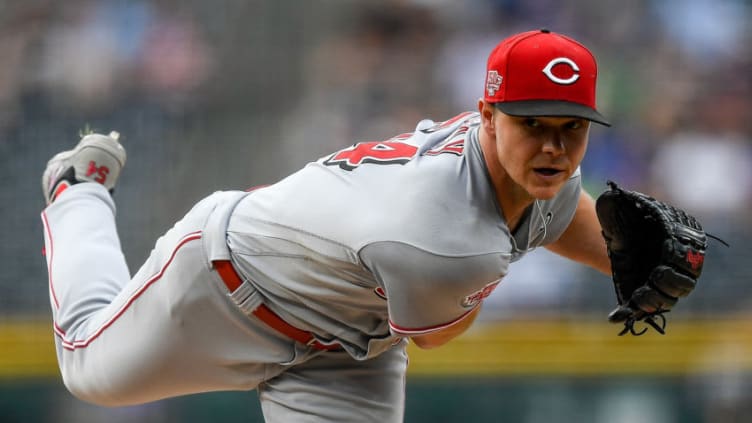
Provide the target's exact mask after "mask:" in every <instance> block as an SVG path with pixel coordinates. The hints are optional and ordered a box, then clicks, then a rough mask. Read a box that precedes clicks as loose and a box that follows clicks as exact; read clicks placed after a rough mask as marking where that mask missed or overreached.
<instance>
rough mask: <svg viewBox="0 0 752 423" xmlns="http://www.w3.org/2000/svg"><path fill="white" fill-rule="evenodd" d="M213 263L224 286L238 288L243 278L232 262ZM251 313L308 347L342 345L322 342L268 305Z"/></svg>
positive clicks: (335, 348)
mask: <svg viewBox="0 0 752 423" xmlns="http://www.w3.org/2000/svg"><path fill="white" fill-rule="evenodd" d="M213 264H214V268H215V269H216V270H217V273H219V277H220V278H222V281H223V282H224V283H225V286H227V289H229V290H230V292H233V291H235V290H236V289H238V287H239V286H240V284H242V283H243V280H242V279H241V278H240V276H238V273H237V272H236V271H235V268H234V267H232V263H231V262H230V261H229V260H216V261H214V262H213ZM252 313H253V315H254V316H256V317H257V318H258V319H259V320H261V321H262V322H264V323H266V324H267V325H268V326H269V327H271V328H272V329H274V330H276V331H277V332H279V333H281V334H283V335H285V336H287V337H288V338H291V339H294V340H296V341H298V342H300V343H301V344H305V345H308V346H310V347H313V348H316V349H317V350H324V351H332V350H341V349H342V346H341V345H339V344H334V345H325V344H322V343H321V342H319V341H318V340H317V339H316V338H315V337H314V336H313V334H312V333H311V332H308V331H304V330H302V329H298V328H296V327H295V326H293V325H291V324H289V323H287V322H285V321H284V320H282V318H281V317H279V316H278V315H277V313H275V312H273V311H272V310H271V309H270V308H269V307H267V306H266V304H261V305H259V306H258V307H257V308H256V309H255V310H253V311H252Z"/></svg>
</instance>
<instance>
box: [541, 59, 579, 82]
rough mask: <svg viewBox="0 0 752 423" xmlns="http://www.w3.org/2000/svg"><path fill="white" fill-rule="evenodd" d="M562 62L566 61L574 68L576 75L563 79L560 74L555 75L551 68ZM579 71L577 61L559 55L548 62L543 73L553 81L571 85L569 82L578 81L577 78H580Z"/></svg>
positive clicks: (565, 62)
mask: <svg viewBox="0 0 752 423" xmlns="http://www.w3.org/2000/svg"><path fill="white" fill-rule="evenodd" d="M560 63H564V64H567V65H569V66H570V67H571V68H572V70H573V71H574V75H572V76H570V77H569V78H567V79H562V78H559V77H558V76H556V75H554V74H553V73H551V69H553V67H554V66H556V65H558V64H560ZM579 71H580V67H579V66H577V63H575V62H574V61H572V59H568V58H566V57H557V58H556V59H554V60H552V61H550V62H548V64H547V65H546V67H545V68H543V73H544V74H546V76H547V77H548V79H550V80H551V81H553V82H555V83H557V84H561V85H569V84H572V83H574V81H576V80H577V79H579V78H580V74H579V73H577V72H579Z"/></svg>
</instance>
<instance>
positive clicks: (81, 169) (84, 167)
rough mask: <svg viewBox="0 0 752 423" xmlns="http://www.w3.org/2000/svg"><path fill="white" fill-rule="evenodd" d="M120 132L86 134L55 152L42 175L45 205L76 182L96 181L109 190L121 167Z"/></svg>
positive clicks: (115, 180) (122, 162)
mask: <svg viewBox="0 0 752 423" xmlns="http://www.w3.org/2000/svg"><path fill="white" fill-rule="evenodd" d="M119 137H120V134H118V133H117V132H114V131H113V132H110V134H109V135H102V134H89V135H86V136H85V137H83V138H82V139H81V141H80V142H79V143H78V145H76V147H75V148H73V149H72V150H68V151H63V152H62V153H58V154H56V155H55V156H54V157H53V158H52V159H50V161H49V162H47V169H45V171H44V174H42V192H43V193H44V199H45V200H46V201H47V204H48V205H49V204H50V203H52V202H53V201H55V198H57V197H58V196H59V195H60V194H61V193H62V192H63V191H65V189H66V188H68V187H70V186H71V185H74V184H77V183H80V182H97V183H100V184H102V185H104V186H105V188H107V189H108V190H109V191H110V192H112V190H113V188H115V183H116V182H117V179H118V177H119V176H120V171H121V170H122V168H123V166H125V158H126V155H125V149H124V148H123V146H122V145H120V142H118V138H119Z"/></svg>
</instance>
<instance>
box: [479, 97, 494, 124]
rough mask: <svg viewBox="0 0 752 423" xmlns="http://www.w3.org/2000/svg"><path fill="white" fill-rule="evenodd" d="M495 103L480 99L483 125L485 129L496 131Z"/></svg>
mask: <svg viewBox="0 0 752 423" xmlns="http://www.w3.org/2000/svg"><path fill="white" fill-rule="evenodd" d="M494 109H495V107H494V105H493V104H491V103H488V102H487V101H485V100H483V99H482V98H481V99H479V100H478V112H480V120H481V126H482V127H483V129H484V130H485V131H490V132H494V130H495V128H494V126H495V124H494V119H493V118H494Z"/></svg>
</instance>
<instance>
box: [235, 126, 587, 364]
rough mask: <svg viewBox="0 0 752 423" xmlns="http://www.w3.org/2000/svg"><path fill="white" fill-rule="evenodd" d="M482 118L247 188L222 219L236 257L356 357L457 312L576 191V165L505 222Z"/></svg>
mask: <svg viewBox="0 0 752 423" xmlns="http://www.w3.org/2000/svg"><path fill="white" fill-rule="evenodd" d="M479 124H480V117H479V115H478V114H477V113H470V112H466V113H463V114H460V115H458V116H456V117H454V118H452V119H450V120H448V121H446V122H439V123H434V122H432V121H428V120H424V121H421V122H420V123H419V124H418V126H417V128H416V130H415V132H413V133H406V134H402V135H398V136H396V137H394V138H391V139H389V140H386V141H373V142H362V143H358V144H355V145H354V146H352V147H349V148H346V149H343V150H341V151H339V152H336V153H334V154H332V155H329V156H327V157H323V158H321V159H319V160H318V161H316V162H313V163H310V164H309V165H307V166H306V167H305V168H303V169H301V170H300V171H298V172H296V173H294V174H292V175H290V176H289V177H287V178H285V179H283V180H281V181H280V182H278V183H276V184H274V185H271V186H268V187H264V188H261V189H258V190H256V191H254V192H253V193H251V194H250V195H248V196H247V197H245V198H244V199H243V200H242V201H240V203H239V204H238V205H237V206H236V207H235V209H234V210H233V211H232V214H231V216H230V218H229V223H228V226H227V243H228V246H229V248H230V251H231V252H232V260H233V263H234V264H235V267H236V268H237V270H238V271H239V272H240V273H241V274H242V275H243V276H244V277H245V278H247V279H248V280H249V281H250V282H251V283H252V285H253V286H254V287H255V288H256V290H257V291H258V293H259V294H260V295H261V297H262V300H263V301H264V302H265V303H266V304H267V305H268V306H269V307H270V308H271V309H272V310H274V311H275V312H277V313H278V314H279V315H280V316H281V317H282V318H284V319H285V320H287V321H288V322H289V323H291V324H292V325H294V326H297V327H300V328H302V329H307V330H310V331H312V332H313V333H314V334H316V335H317V336H318V337H320V338H321V339H322V340H324V341H333V340H335V339H336V340H337V341H339V342H340V343H342V344H343V346H344V347H345V349H346V350H347V351H348V352H349V353H350V354H351V355H352V356H353V357H355V358H357V359H365V358H369V357H373V356H375V355H377V354H379V353H381V352H383V351H384V350H385V349H387V348H389V346H391V345H392V344H393V343H394V342H395V340H397V337H400V336H412V335H419V334H424V333H429V332H432V331H436V330H440V329H442V328H445V327H447V326H450V325H452V324H454V323H456V322H457V321H459V320H461V319H462V318H463V317H465V316H466V315H467V314H468V313H469V312H470V311H472V310H473V309H474V308H475V307H477V306H478V305H479V304H480V303H481V302H482V300H483V298H485V297H487V296H488V295H489V294H490V293H491V291H492V290H493V289H494V288H495V287H496V285H497V284H498V283H499V281H500V280H501V278H502V277H503V276H504V275H505V274H506V273H507V269H508V266H509V263H510V262H513V261H515V260H517V259H519V258H520V257H522V256H523V255H524V254H525V253H526V252H527V251H530V250H531V249H532V248H535V247H538V246H542V245H545V244H547V243H550V242H552V241H555V240H556V239H557V238H558V237H559V236H560V235H561V233H562V232H563V231H564V229H565V228H566V227H567V226H568V225H569V223H570V221H571V219H572V217H573V216H574V212H575V208H576V206H577V203H578V199H579V195H580V189H581V188H580V173H579V169H578V170H577V172H575V174H574V175H573V176H572V177H571V178H570V179H569V181H567V183H566V184H565V186H564V188H563V189H562V190H561V191H560V192H559V193H558V194H557V195H556V196H555V197H554V198H552V199H550V200H546V201H536V202H535V203H534V204H533V205H532V206H531V207H529V209H528V210H527V212H526V214H525V216H524V218H523V219H522V221H521V223H520V224H519V227H518V228H517V229H516V231H515V233H513V234H512V233H510V230H509V228H508V227H507V226H506V224H505V221H504V218H503V215H502V213H501V209H500V206H499V204H498V202H497V200H496V197H495V191H494V188H493V186H492V183H491V180H490V177H489V174H488V171H487V168H486V165H485V161H484V159H483V155H482V152H481V148H480V145H479V141H478V128H479Z"/></svg>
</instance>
